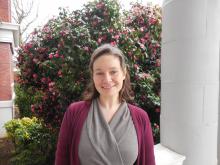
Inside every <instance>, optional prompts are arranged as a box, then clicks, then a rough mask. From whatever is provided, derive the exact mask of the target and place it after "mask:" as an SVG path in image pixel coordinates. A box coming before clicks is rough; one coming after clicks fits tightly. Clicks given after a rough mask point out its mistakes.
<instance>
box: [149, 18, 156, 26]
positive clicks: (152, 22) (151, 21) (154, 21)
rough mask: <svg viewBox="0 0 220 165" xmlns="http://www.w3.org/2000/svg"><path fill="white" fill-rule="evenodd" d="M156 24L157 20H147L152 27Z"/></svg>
mask: <svg viewBox="0 0 220 165" xmlns="http://www.w3.org/2000/svg"><path fill="white" fill-rule="evenodd" d="M156 22H157V20H156V19H154V18H150V19H149V23H150V25H153V24H155V23H156Z"/></svg>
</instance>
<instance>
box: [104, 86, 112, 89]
mask: <svg viewBox="0 0 220 165" xmlns="http://www.w3.org/2000/svg"><path fill="white" fill-rule="evenodd" d="M112 87H114V86H102V88H103V89H111V88H112Z"/></svg>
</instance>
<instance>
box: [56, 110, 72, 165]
mask: <svg viewBox="0 0 220 165" xmlns="http://www.w3.org/2000/svg"><path fill="white" fill-rule="evenodd" d="M70 130H71V129H70V120H69V111H68V110H67V111H66V112H65V114H64V117H63V121H62V124H61V127H60V132H59V137H58V142H57V150H56V158H55V165H69V164H70V162H69V160H70V158H69V143H70V138H69V137H70V135H69V134H70Z"/></svg>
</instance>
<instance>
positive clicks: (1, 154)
mask: <svg viewBox="0 0 220 165" xmlns="http://www.w3.org/2000/svg"><path fill="white" fill-rule="evenodd" d="M13 149H14V147H13V144H12V142H11V141H10V140H9V139H7V138H0V165H10V164H9V159H10V157H11V155H12V154H11V153H12V151H13Z"/></svg>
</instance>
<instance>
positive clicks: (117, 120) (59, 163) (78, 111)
mask: <svg viewBox="0 0 220 165" xmlns="http://www.w3.org/2000/svg"><path fill="white" fill-rule="evenodd" d="M89 68H90V72H91V78H92V80H91V83H90V84H89V86H88V88H87V89H86V91H85V93H84V101H80V102H76V103H72V104H71V105H70V106H69V108H68V110H67V111H66V113H65V115H64V118H63V121H62V125H61V128H60V133H59V139H58V144H57V151H56V160H55V164H56V165H133V164H135V165H155V159H154V151H153V138H152V131H151V126H150V122H149V118H148V115H147V113H146V112H145V111H144V110H142V109H140V108H138V107H136V106H133V105H131V104H128V103H127V101H129V100H131V99H132V91H131V87H130V77H129V73H128V70H127V67H126V62H125V57H124V55H123V53H122V52H121V51H120V50H119V49H118V48H116V47H113V46H111V45H109V44H105V45H102V46H101V47H99V48H97V49H96V50H95V51H94V53H93V54H92V56H91V59H90V65H89Z"/></svg>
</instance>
